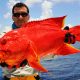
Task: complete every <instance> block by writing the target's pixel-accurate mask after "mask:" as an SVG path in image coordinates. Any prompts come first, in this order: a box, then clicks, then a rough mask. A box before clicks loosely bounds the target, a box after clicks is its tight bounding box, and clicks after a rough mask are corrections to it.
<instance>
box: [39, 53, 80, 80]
mask: <svg viewBox="0 0 80 80" xmlns="http://www.w3.org/2000/svg"><path fill="white" fill-rule="evenodd" d="M42 64H43V65H44V66H45V67H46V68H47V69H48V70H49V72H48V73H40V76H41V78H42V79H43V80H80V53H79V54H73V55H68V56H59V57H57V58H54V59H52V60H46V61H42Z"/></svg>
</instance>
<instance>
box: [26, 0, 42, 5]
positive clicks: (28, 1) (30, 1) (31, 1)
mask: <svg viewBox="0 0 80 80" xmlns="http://www.w3.org/2000/svg"><path fill="white" fill-rule="evenodd" d="M42 1H43V0H25V1H24V3H25V4H26V5H28V6H32V5H34V4H35V3H41V2H42Z"/></svg>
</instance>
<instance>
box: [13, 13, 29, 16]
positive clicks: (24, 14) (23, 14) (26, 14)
mask: <svg viewBox="0 0 80 80" xmlns="http://www.w3.org/2000/svg"><path fill="white" fill-rule="evenodd" d="M20 15H21V16H22V17H26V16H28V13H26V12H22V13H13V16H14V17H20Z"/></svg>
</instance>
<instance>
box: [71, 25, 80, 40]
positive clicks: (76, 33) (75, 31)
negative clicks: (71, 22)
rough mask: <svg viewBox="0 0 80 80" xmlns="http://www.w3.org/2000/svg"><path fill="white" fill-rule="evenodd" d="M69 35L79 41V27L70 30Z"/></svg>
mask: <svg viewBox="0 0 80 80" xmlns="http://www.w3.org/2000/svg"><path fill="white" fill-rule="evenodd" d="M70 33H72V34H73V35H75V37H76V40H77V41H80V25H77V26H74V27H72V28H70Z"/></svg>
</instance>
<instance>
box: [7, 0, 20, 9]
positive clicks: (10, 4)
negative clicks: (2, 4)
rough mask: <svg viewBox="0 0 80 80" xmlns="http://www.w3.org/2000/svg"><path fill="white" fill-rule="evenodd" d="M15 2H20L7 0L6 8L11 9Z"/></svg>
mask: <svg viewBox="0 0 80 80" xmlns="http://www.w3.org/2000/svg"><path fill="white" fill-rule="evenodd" d="M17 2H20V0H9V1H8V8H9V9H12V7H13V5H14V4H16V3H17Z"/></svg>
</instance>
